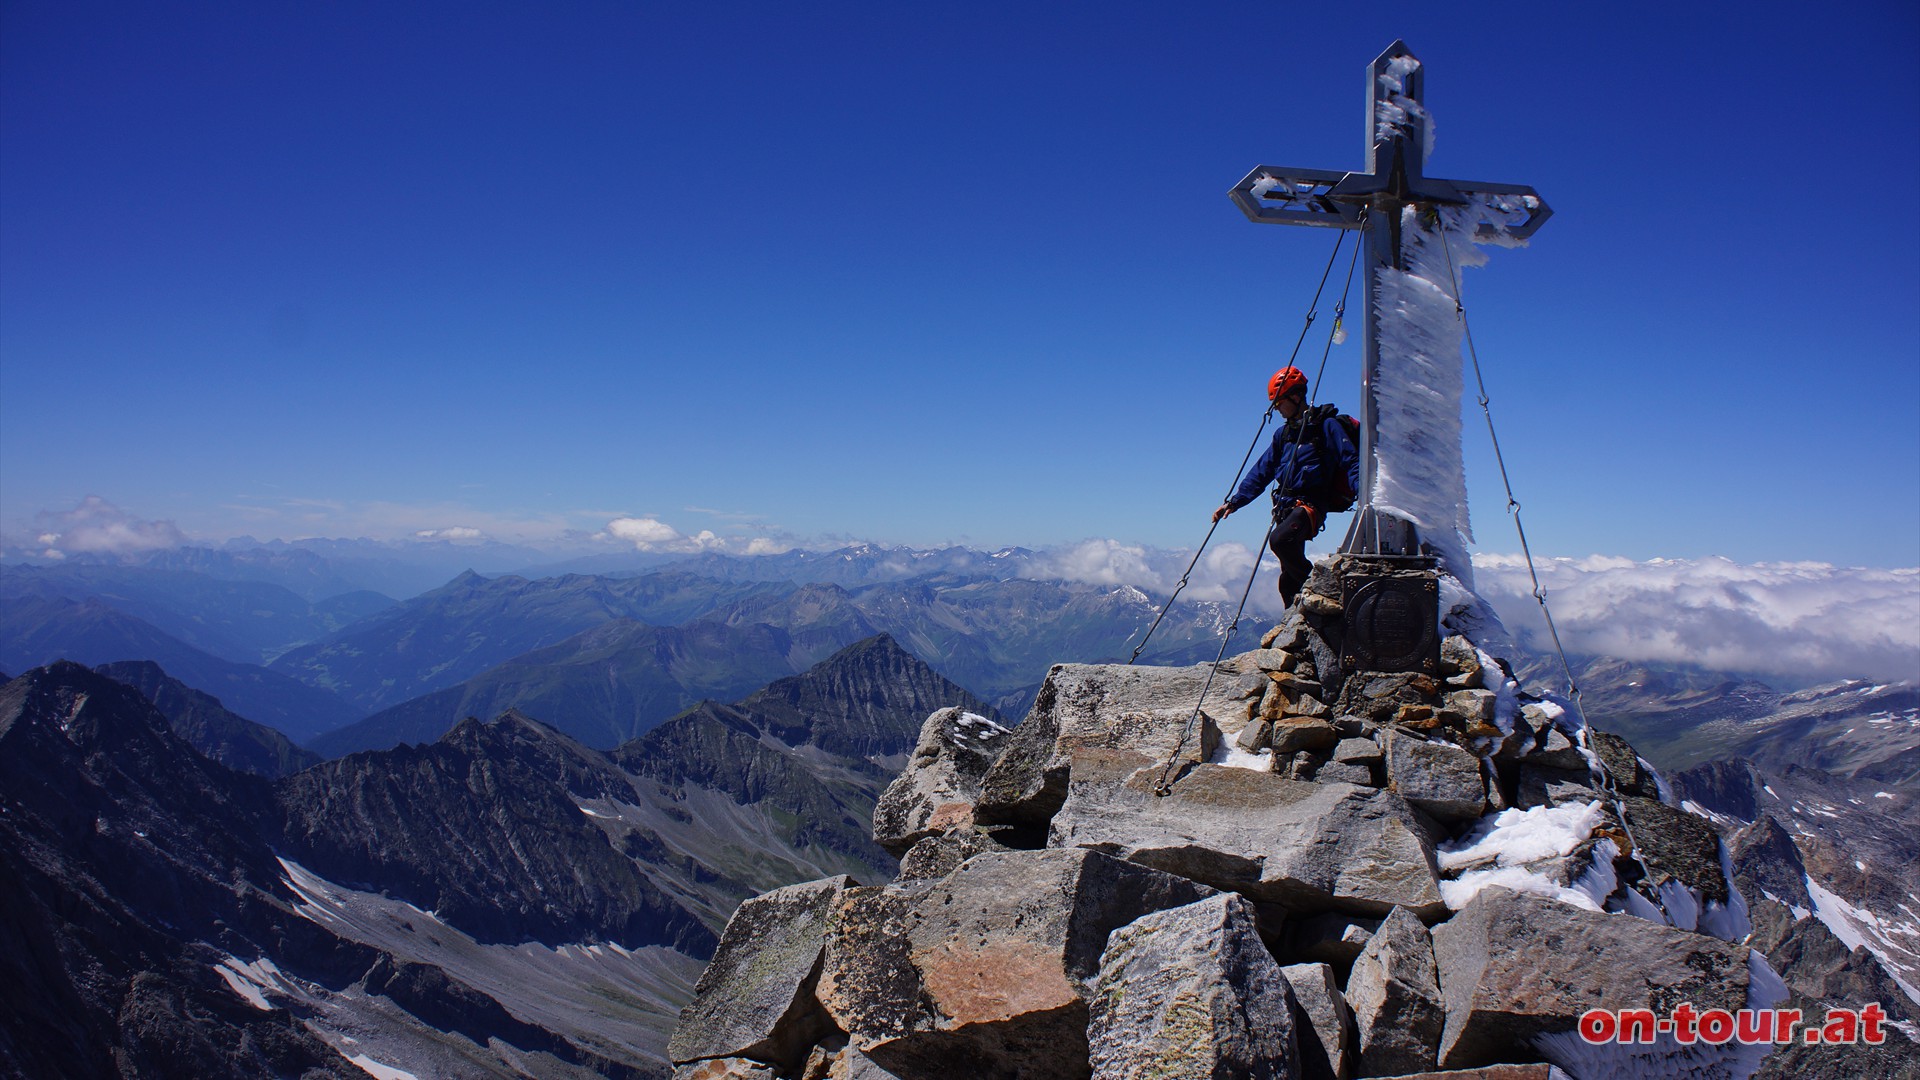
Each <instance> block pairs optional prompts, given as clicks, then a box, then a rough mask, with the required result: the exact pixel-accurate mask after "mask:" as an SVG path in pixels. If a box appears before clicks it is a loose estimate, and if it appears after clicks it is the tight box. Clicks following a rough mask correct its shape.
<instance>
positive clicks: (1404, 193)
mask: <svg viewBox="0 0 1920 1080" xmlns="http://www.w3.org/2000/svg"><path fill="white" fill-rule="evenodd" d="M1424 76H1425V72H1424V70H1423V68H1422V66H1421V64H1420V61H1419V59H1418V58H1417V57H1415V56H1414V55H1413V53H1412V51H1411V50H1409V49H1408V48H1407V46H1406V43H1405V42H1402V41H1396V42H1394V43H1393V44H1392V45H1391V46H1389V47H1388V48H1387V51H1385V52H1383V53H1381V54H1380V55H1379V56H1378V57H1377V58H1375V59H1374V61H1373V63H1372V64H1371V65H1369V66H1368V68H1367V128H1366V139H1367V158H1366V161H1367V165H1366V169H1365V170H1364V171H1361V172H1329V171H1326V170H1322V169H1295V168H1287V167H1283V166H1275V165H1261V166H1259V167H1257V168H1255V169H1254V170H1253V171H1252V172H1250V173H1248V174H1247V176H1246V178H1245V179H1243V180H1241V181H1240V182H1239V183H1238V184H1235V185H1234V187H1233V190H1232V191H1231V192H1229V193H1228V194H1229V196H1230V197H1231V198H1232V199H1233V201H1234V203H1235V205H1237V206H1239V207H1240V209H1241V211H1242V212H1243V213H1245V214H1246V215H1247V217H1248V219H1249V220H1251V221H1255V222H1263V223H1267V224H1273V225H1311V226H1317V227H1321V228H1333V229H1359V230H1362V231H1363V238H1364V245H1365V248H1366V251H1365V255H1364V256H1363V259H1364V262H1365V264H1366V274H1365V281H1366V305H1365V323H1364V325H1365V339H1366V356H1365V362H1364V365H1363V367H1362V375H1361V393H1362V397H1363V399H1364V401H1363V406H1362V410H1361V416H1360V422H1361V423H1360V458H1361V477H1360V491H1359V507H1358V511H1359V512H1358V513H1357V514H1356V515H1355V517H1354V523H1353V527H1352V528H1351V529H1350V530H1349V531H1348V533H1347V537H1346V540H1345V542H1343V543H1342V544H1341V548H1340V550H1341V551H1343V552H1355V553H1361V554H1379V555H1416V554H1420V553H1421V550H1422V540H1421V536H1420V530H1419V529H1418V528H1417V527H1416V526H1415V524H1414V523H1413V522H1410V521H1407V520H1405V519H1404V518H1402V517H1400V516H1398V515H1396V514H1394V513H1392V512H1390V511H1389V510H1386V509H1378V510H1376V508H1375V507H1374V505H1373V503H1374V495H1375V479H1376V477H1377V476H1378V475H1379V472H1380V461H1379V438H1378V433H1377V428H1378V425H1379V422H1380V400H1379V389H1380V384H1381V374H1382V364H1383V363H1387V364H1391V363H1396V362H1398V361H1400V360H1402V359H1403V358H1402V357H1400V356H1397V355H1392V350H1391V348H1389V349H1387V350H1383V348H1382V344H1381V333H1380V331H1381V326H1382V320H1383V319H1390V318H1394V317H1395V313H1393V312H1388V311H1383V310H1382V307H1381V303H1380V301H1381V299H1382V291H1383V286H1384V285H1385V282H1386V276H1387V275H1388V274H1391V273H1396V272H1397V273H1402V274H1404V273H1407V272H1408V271H1409V268H1408V265H1407V257H1406V247H1405V241H1406V239H1407V237H1406V235H1405V234H1406V231H1407V228H1408V225H1409V223H1410V219H1411V223H1412V224H1414V226H1415V227H1416V228H1418V227H1421V226H1419V224H1418V220H1417V216H1414V215H1408V214H1407V213H1406V212H1405V211H1406V210H1407V209H1408V208H1409V207H1412V208H1415V210H1416V213H1418V212H1421V211H1427V210H1439V209H1440V208H1443V207H1470V208H1475V209H1477V210H1478V211H1479V213H1480V216H1481V220H1480V221H1479V222H1478V223H1477V225H1476V226H1475V228H1474V231H1473V238H1474V239H1476V240H1488V241H1496V242H1499V241H1505V242H1509V243H1514V242H1519V241H1524V240H1525V239H1526V238H1527V237H1529V236H1531V235H1533V233H1534V230H1536V229H1538V228H1539V227H1540V226H1541V224H1542V223H1543V222H1545V221H1546V220H1547V217H1548V216H1549V215H1550V214H1551V213H1552V211H1551V210H1550V209H1548V207H1547V204H1546V202H1545V201H1543V200H1542V199H1541V198H1540V196H1539V194H1538V193H1537V192H1535V191H1534V189H1533V188H1531V187H1527V186H1525V185H1523V184H1494V183H1485V182H1481V181H1474V180H1443V179H1440V178H1438V177H1432V176H1428V175H1426V159H1427V152H1428V149H1429V141H1430V134H1431V132H1430V128H1431V121H1430V120H1429V117H1428V114H1427V110H1426V108H1425V106H1424V105H1423V104H1422V100H1423V86H1422V84H1423V83H1424V81H1425V78H1424ZM1449 257H1451V256H1449ZM1456 276H1457V275H1456ZM1456 288H1457V285H1456ZM1453 299H1454V300H1455V301H1456V303H1457V297H1453ZM1402 317H1404V316H1402ZM1383 353H1384V354H1383ZM1458 498H1459V500H1460V502H1461V503H1462V513H1463V514H1464V502H1465V498H1466V492H1465V489H1464V487H1462V488H1461V490H1460V492H1459V495H1458Z"/></svg>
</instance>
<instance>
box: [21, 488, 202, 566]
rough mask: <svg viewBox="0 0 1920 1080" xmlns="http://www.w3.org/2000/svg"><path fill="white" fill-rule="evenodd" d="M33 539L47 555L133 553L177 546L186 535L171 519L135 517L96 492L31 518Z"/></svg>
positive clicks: (49, 556)
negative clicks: (59, 509) (73, 504)
mask: <svg viewBox="0 0 1920 1080" xmlns="http://www.w3.org/2000/svg"><path fill="white" fill-rule="evenodd" d="M34 528H35V537H34V539H35V541H36V543H37V546H38V547H41V548H43V549H45V550H43V551H42V552H41V555H42V556H43V557H45V558H49V559H59V558H65V557H66V556H67V555H77V554H82V553H85V554H92V555H133V554H138V553H140V552H143V551H159V550H161V549H163V548H173V547H179V546H180V545H182V544H184V543H186V542H187V538H186V537H185V536H184V535H183V534H182V533H181V532H180V530H179V528H177V527H176V526H175V525H174V523H173V522H171V521H147V520H145V519H143V518H139V517H135V516H134V515H132V514H129V513H127V512H126V511H125V510H122V509H120V508H119V507H117V506H115V505H113V504H112V503H110V502H108V501H107V500H105V499H103V498H101V497H100V496H98V495H89V496H87V497H86V498H84V499H82V500H80V505H79V506H76V507H74V508H73V509H71V510H66V511H62V512H58V513H54V512H43V513H40V514H38V515H36V516H35V518H34Z"/></svg>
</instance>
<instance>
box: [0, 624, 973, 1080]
mask: <svg viewBox="0 0 1920 1080" xmlns="http://www.w3.org/2000/svg"><path fill="white" fill-rule="evenodd" d="M117 670H119V671H120V673H121V674H125V675H131V676H140V677H147V676H152V675H153V673H152V672H150V671H147V670H144V669H140V670H135V669H117ZM154 685H156V686H164V685H166V684H164V683H161V682H154ZM945 705H962V706H965V707H967V708H970V709H975V710H980V711H983V712H984V711H989V710H988V706H987V705H986V703H984V702H981V701H979V700H978V699H976V698H973V697H972V696H971V695H969V694H967V693H966V692H965V691H964V690H961V689H960V688H959V687H957V686H955V685H953V684H952V683H950V682H947V681H946V680H944V679H942V678H941V677H940V676H939V675H937V674H936V673H934V672H933V671H932V670H931V669H930V668H928V667H927V666H926V665H925V664H923V663H921V662H920V661H918V660H916V659H914V658H913V657H912V656H910V655H908V654H907V653H906V652H905V651H903V650H902V649H900V648H899V647H898V646H897V645H896V644H894V643H893V642H892V641H891V640H890V639H887V638H874V639H870V640H868V641H864V642H860V643H857V644H855V645H854V646H852V647H849V648H847V649H844V650H841V651H840V652H838V653H836V654H834V655H833V656H831V657H829V658H828V659H826V660H825V661H823V662H822V663H820V664H819V665H816V666H815V667H814V668H812V669H811V670H809V671H807V672H805V673H802V674H800V675H796V676H791V677H788V678H785V679H781V680H778V681H775V682H774V683H772V684H770V685H768V686H766V687H765V688H763V689H762V690H760V691H758V692H756V693H753V694H750V695H747V696H746V697H743V698H741V699H740V700H738V701H737V702H736V703H734V704H732V705H720V704H717V703H712V702H708V703H703V704H701V705H700V706H699V707H697V708H695V709H692V710H689V711H688V712H686V713H684V714H682V715H680V716H678V717H676V718H674V719H672V720H670V721H668V722H667V723H664V724H662V725H660V726H658V727H657V728H656V729H654V730H653V731H652V732H650V733H649V734H648V735H647V736H646V737H645V738H643V739H640V740H636V741H633V742H630V743H627V744H625V745H623V746H621V747H620V748H618V749H617V750H615V751H614V752H612V753H610V754H608V753H601V752H598V751H595V750H592V749H589V748H587V747H585V746H583V745H581V744H580V743H578V742H576V741H575V740H572V739H569V738H567V737H566V736H565V735H562V734H560V733H559V732H557V731H554V730H553V729H551V728H549V727H547V726H545V725H543V724H540V723H538V722H537V721H534V720H532V719H529V718H527V717H525V716H523V715H520V714H518V713H511V712H509V713H507V714H504V715H502V716H500V717H498V718H496V719H493V720H491V721H489V722H486V723H481V722H479V721H468V722H463V723H461V724H459V725H458V726H456V727H455V728H454V729H453V730H452V731H449V732H447V733H446V734H445V735H444V736H443V737H441V738H440V739H439V740H437V741H435V742H433V743H431V744H427V745H422V746H409V747H401V748H398V749H394V750H388V751H380V752H374V753H364V754H356V755H353V756H350V757H347V758H344V759H341V760H338V761H331V762H326V763H323V764H319V765H315V766H311V767H308V768H306V769H304V770H301V771H298V772H296V773H293V774H292V775H290V776H286V777H284V778H282V779H280V780H279V781H277V782H270V781H268V780H267V779H264V778H262V777H258V776H252V775H248V774H245V773H240V772H235V771H233V770H231V769H228V768H226V767H224V766H222V765H220V764H218V763H217V762H216V761H213V760H210V759H209V758H207V757H205V756H203V755H202V754H200V753H199V752H197V751H195V750H194V749H193V747H191V746H190V745H189V744H188V743H187V741H186V740H184V739H183V738H182V737H181V736H180V735H179V734H177V733H176V727H177V726H179V722H178V721H170V719H169V717H168V716H166V715H164V714H162V713H161V712H160V711H159V710H156V709H155V708H154V706H153V705H152V704H151V703H150V702H149V701H148V700H147V699H146V698H144V697H143V696H142V695H141V694H140V693H139V692H138V691H136V690H135V689H134V688H133V687H131V686H128V685H125V684H123V683H120V682H117V681H114V680H112V679H109V678H107V677H106V676H104V675H102V674H100V673H97V672H94V671H90V670H87V669H85V668H82V667H79V666H78V665H74V664H60V665H55V666H52V667H46V668H38V669H34V670H31V671H28V672H26V673H24V674H22V675H20V676H17V677H15V678H14V679H12V680H11V681H8V682H6V683H5V684H4V685H0V793H4V796H5V799H6V804H7V805H6V809H7V812H6V813H5V814H0V865H4V866H5V867H6V868H7V870H8V872H7V873H6V874H5V875H4V876H3V878H0V910H4V911H6V912H7V914H8V918H7V919H6V920H4V924H3V925H4V927H5V929H4V930H3V931H0V933H4V934H5V935H6V937H7V939H8V940H6V941H5V943H4V947H0V1071H3V1072H6V1073H8V1074H13V1075H47V1076H53V1075H59V1076H71V1077H92V1076H111V1075H121V1074H124V1073H127V1072H137V1073H141V1074H146V1075H235V1076H239V1075H305V1076H351V1075H361V1076H364V1073H362V1072H360V1071H359V1070H358V1068H357V1067H356V1066H354V1065H351V1064H350V1062H352V1061H359V1062H364V1063H376V1062H377V1063H379V1064H381V1065H384V1066H387V1067H392V1068H401V1069H406V1070H408V1071H411V1072H414V1073H416V1074H417V1075H421V1076H427V1075H455V1074H458V1075H463V1076H536V1077H546V1076H552V1077H561V1076H565V1077H575V1076H580V1075H583V1074H590V1075H603V1076H614V1077H661V1078H664V1077H665V1076H666V1075H667V1072H668V1071H669V1070H667V1069H666V1067H665V1065H664V1063H663V1062H662V1061H661V1060H660V1056H659V1055H660V1049H661V1047H662V1046H663V1045H664V1043H665V1037H666V1032H667V1030H668V1029H669V1028H670V1027H671V1025H672V1023H673V1022H674V1019H675V1017H676V1015H677V1012H678V1009H679V1007H680V1005H681V1004H683V1003H684V1002H685V1001H686V1000H687V999H688V998H689V997H690V995H691V991H692V980H693V978H694V976H695V975H696V974H697V973H698V970H699V967H700V961H701V960H702V959H703V958H704V957H705V956H707V955H708V954H710V953H711V951H712V949H713V946H714V942H715V937H716V935H717V933H718V932H719V930H720V928H721V926H722V925H723V924H724V922H725V920H726V918H727V916H728V914H729V913H730V912H731V910H732V908H733V907H734V905H735V904H736V903H737V902H738V901H739V900H740V899H742V898H743V897H745V896H747V895H749V894H752V893H755V892H758V891H761V890H763V889H767V888H771V887H775V886H778V885H782V884H786V883H788V882H791V881H795V880H803V879H807V878H814V877H819V876H821V875H830V874H838V873H849V874H853V875H855V876H856V877H859V878H862V879H866V880H884V879H885V878H886V877H889V876H890V875H891V873H892V870H893V862H892V859H891V858H890V857H889V856H888V855H887V854H886V853H885V852H884V851H881V850H880V849H879V848H877V847H875V846H874V844H873V842H872V840H871V838H870V836H869V824H868V823H869V819H870V816H871V812H872V806H873V803H874V800H875V799H876V798H877V796H878V794H879V792H880V790H881V789H882V788H883V787H884V785H885V784H886V783H887V782H888V781H889V780H890V779H891V778H892V776H893V773H894V771H895V770H896V769H897V768H898V766H899V764H900V763H901V762H903V761H904V760H905V757H906V754H907V753H908V751H909V750H910V749H911V748H912V746H913V745H914V741H915V738H916V736H917V734H918V732H919V728H920V725H921V723H922V722H923V721H924V719H925V718H926V716H927V715H928V714H929V713H931V712H932V711H933V710H934V709H937V708H939V707H942V706H945ZM215 741H216V742H217V741H218V740H215ZM214 749H215V752H216V753H217V752H220V750H219V747H218V746H216V747H215V748H214Z"/></svg>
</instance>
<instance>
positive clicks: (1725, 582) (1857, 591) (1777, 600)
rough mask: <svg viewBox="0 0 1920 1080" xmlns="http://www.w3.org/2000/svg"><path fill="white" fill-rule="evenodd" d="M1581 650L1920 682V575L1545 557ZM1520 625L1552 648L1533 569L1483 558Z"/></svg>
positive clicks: (1482, 582) (1553, 595)
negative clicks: (1537, 598) (1536, 594)
mask: <svg viewBox="0 0 1920 1080" xmlns="http://www.w3.org/2000/svg"><path fill="white" fill-rule="evenodd" d="M1535 562H1536V566H1537V567H1538V569H1539V572H1540V584H1541V586H1542V587H1544V588H1545V589H1546V590H1547V602H1548V605H1549V606H1550V607H1551V608H1552V611H1553V618H1554V622H1555V623H1556V624H1557V625H1558V626H1559V629H1560V636H1561V638H1562V640H1563V641H1564V642H1565V643H1566V646H1567V649H1568V651H1570V652H1576V653H1586V654H1595V655H1606V656H1617V657H1620V658H1621V659H1624V660H1640V661H1660V662H1671V663H1685V664H1695V665H1698V666H1701V667H1704V668H1709V669H1712V670H1717V671H1736V672H1743V673H1753V674H1764V675H1776V676H1788V677H1792V678H1817V679H1834V678H1871V679H1890V680H1897V679H1920V569H1915V568H1908V569H1900V570H1878V569H1864V568H1858V567H1840V566H1831V565H1828V564H1826V563H1760V564H1755V565H1742V564H1739V563H1735V562H1731V561H1729V560H1727V559H1719V558H1712V559H1653V560H1649V561H1646V562H1635V561H1633V560H1631V559H1620V558H1609V557H1605V556H1589V557H1587V558H1584V559H1536V560H1535ZM1474 576H1475V579H1476V584H1477V585H1478V587H1479V589H1480V592H1481V595H1483V596H1485V597H1486V598H1487V600H1488V602H1490V603H1492V604H1493V605H1494V608H1495V610H1497V611H1498V612H1499V613H1500V617H1501V618H1502V620H1504V621H1505V622H1506V624H1507V626H1508V628H1509V629H1511V630H1512V631H1514V632H1515V633H1516V634H1520V635H1522V636H1523V637H1531V638H1532V639H1533V640H1534V642H1535V643H1536V644H1541V645H1544V644H1547V643H1548V639H1547V637H1546V623H1545V620H1544V619H1543V618H1542V617H1541V615H1540V606H1539V604H1538V603H1537V602H1536V601H1535V600H1534V598H1533V585H1532V582H1531V581H1530V580H1529V578H1528V576H1527V568H1526V563H1525V562H1524V561H1523V560H1522V559H1521V558H1520V557H1518V556H1513V555H1478V556H1475V557H1474Z"/></svg>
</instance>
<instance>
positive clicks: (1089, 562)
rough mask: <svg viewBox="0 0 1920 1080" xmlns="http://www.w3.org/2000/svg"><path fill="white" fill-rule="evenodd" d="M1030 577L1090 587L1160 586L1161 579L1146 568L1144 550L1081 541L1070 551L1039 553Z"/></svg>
mask: <svg viewBox="0 0 1920 1080" xmlns="http://www.w3.org/2000/svg"><path fill="white" fill-rule="evenodd" d="M1031 574H1032V576H1034V577H1041V578H1058V579H1061V580H1064V581H1084V582H1087V583H1088V584H1092V585H1141V586H1147V585H1151V586H1153V587H1154V588H1158V587H1159V586H1160V575H1158V574H1156V573H1155V572H1154V571H1153V570H1152V569H1151V568H1150V567H1149V566H1148V565H1147V549H1146V548H1143V547H1134V546H1130V545H1127V544H1122V543H1121V542H1119V541H1118V540H1084V541H1081V542H1080V543H1078V544H1075V545H1073V546H1072V547H1065V548H1052V549H1049V550H1047V551H1043V552H1039V553H1038V554H1036V555H1035V557H1034V560H1033V566H1032V570H1031Z"/></svg>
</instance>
